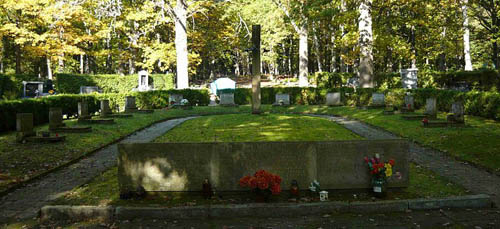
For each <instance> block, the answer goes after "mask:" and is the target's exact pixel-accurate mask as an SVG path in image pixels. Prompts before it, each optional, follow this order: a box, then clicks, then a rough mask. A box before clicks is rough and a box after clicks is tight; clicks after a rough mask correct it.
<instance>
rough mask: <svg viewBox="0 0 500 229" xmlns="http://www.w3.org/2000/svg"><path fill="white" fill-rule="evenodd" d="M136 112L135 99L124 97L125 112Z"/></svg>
mask: <svg viewBox="0 0 500 229" xmlns="http://www.w3.org/2000/svg"><path fill="white" fill-rule="evenodd" d="M134 111H137V106H136V105H135V97H134V96H127V97H125V112H134Z"/></svg>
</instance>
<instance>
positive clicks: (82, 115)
mask: <svg viewBox="0 0 500 229" xmlns="http://www.w3.org/2000/svg"><path fill="white" fill-rule="evenodd" d="M90 118H91V116H90V115H89V104H88V103H87V101H82V102H78V119H90Z"/></svg>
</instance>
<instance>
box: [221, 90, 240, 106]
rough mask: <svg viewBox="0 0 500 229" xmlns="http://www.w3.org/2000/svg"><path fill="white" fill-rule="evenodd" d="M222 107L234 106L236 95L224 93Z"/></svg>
mask: <svg viewBox="0 0 500 229" xmlns="http://www.w3.org/2000/svg"><path fill="white" fill-rule="evenodd" d="M220 105H223V106H234V105H236V104H235V103H234V93H222V94H221V95H220Z"/></svg>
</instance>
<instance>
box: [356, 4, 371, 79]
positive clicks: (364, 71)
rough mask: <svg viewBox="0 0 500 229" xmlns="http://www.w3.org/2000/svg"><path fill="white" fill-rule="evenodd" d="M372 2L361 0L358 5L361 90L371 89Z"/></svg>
mask: <svg viewBox="0 0 500 229" xmlns="http://www.w3.org/2000/svg"><path fill="white" fill-rule="evenodd" d="M371 4H372V0H362V1H361V2H360V5H359V45H360V54H361V56H360V60H359V83H360V86H361V87H362V88H373V86H374V85H373V31H372V17H371Z"/></svg>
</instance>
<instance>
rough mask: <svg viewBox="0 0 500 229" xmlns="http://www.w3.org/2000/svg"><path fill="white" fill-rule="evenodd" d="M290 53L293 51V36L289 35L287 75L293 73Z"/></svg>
mask: <svg viewBox="0 0 500 229" xmlns="http://www.w3.org/2000/svg"><path fill="white" fill-rule="evenodd" d="M292 53H293V38H292V37H290V47H288V53H287V57H288V75H293V69H292Z"/></svg>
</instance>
